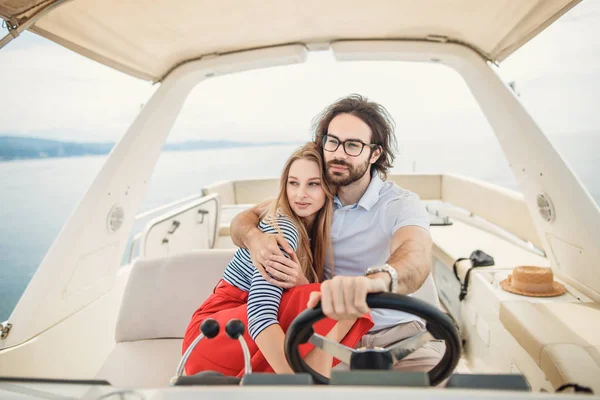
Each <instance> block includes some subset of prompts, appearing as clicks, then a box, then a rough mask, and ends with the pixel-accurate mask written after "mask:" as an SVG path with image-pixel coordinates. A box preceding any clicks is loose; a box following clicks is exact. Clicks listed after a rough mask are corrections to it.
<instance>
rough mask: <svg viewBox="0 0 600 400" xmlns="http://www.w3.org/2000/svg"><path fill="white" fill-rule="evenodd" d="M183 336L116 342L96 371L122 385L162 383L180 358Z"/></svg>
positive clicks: (172, 371)
mask: <svg viewBox="0 0 600 400" xmlns="http://www.w3.org/2000/svg"><path fill="white" fill-rule="evenodd" d="M182 341H183V340H182V339H156V340H140V341H137V342H123V343H117V344H116V345H115V348H114V349H113V351H112V352H111V354H110V355H109V357H108V359H107V360H106V362H105V363H104V365H103V366H102V368H101V369H100V371H99V372H98V374H97V375H96V378H97V379H105V380H107V381H108V382H109V383H110V384H111V385H113V386H117V387H122V388H149V387H165V386H168V385H169V380H170V379H171V378H172V377H173V376H174V375H175V372H176V370H177V365H178V364H179V360H180V359H181V344H182Z"/></svg>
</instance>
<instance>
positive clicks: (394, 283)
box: [365, 264, 398, 293]
mask: <svg viewBox="0 0 600 400" xmlns="http://www.w3.org/2000/svg"><path fill="white" fill-rule="evenodd" d="M379 272H387V273H388V274H389V275H390V278H391V282H390V292H391V293H396V290H398V272H397V271H396V269H395V268H394V267H392V266H391V265H390V264H385V265H382V266H380V267H370V268H367V270H366V271H365V276H369V275H373V274H377V273H379Z"/></svg>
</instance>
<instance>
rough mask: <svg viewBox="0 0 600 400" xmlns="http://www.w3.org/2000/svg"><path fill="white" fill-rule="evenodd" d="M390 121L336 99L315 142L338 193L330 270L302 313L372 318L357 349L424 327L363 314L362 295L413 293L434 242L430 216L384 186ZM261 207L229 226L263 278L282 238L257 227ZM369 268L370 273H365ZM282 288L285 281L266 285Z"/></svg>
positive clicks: (422, 352) (411, 319)
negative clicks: (319, 310)
mask: <svg viewBox="0 0 600 400" xmlns="http://www.w3.org/2000/svg"><path fill="white" fill-rule="evenodd" d="M393 129H394V123H393V120H392V118H391V116H390V115H389V114H388V112H387V111H386V110H385V108H384V107H382V106H381V105H379V104H377V103H373V102H370V101H368V100H367V99H365V98H363V97H361V96H359V95H352V96H349V97H346V98H343V99H341V100H338V101H337V102H335V103H334V104H332V105H331V106H329V107H328V108H326V109H325V110H324V111H323V112H322V113H321V114H320V115H319V116H318V117H317V119H316V122H315V132H314V140H315V142H316V144H317V145H318V146H319V149H320V150H321V152H322V154H323V158H324V161H325V173H326V178H327V179H328V180H329V181H330V182H331V183H332V184H333V185H334V186H335V187H336V197H335V202H334V209H335V211H334V217H333V225H332V229H331V231H332V234H331V235H332V237H331V239H332V245H333V253H334V262H335V266H330V265H328V266H327V270H326V276H327V278H330V279H328V280H326V281H325V282H323V284H322V285H321V292H318V293H313V295H312V296H311V299H310V301H309V303H308V307H314V306H315V305H316V304H317V303H318V302H319V301H320V302H321V306H322V309H323V312H324V314H325V315H326V316H328V317H330V318H333V319H338V320H339V319H348V318H357V317H359V316H361V315H363V314H364V313H367V312H371V316H372V318H373V320H374V322H375V326H374V327H373V328H372V329H371V331H370V332H369V334H367V335H366V336H364V337H363V339H362V340H361V343H359V347H362V346H381V347H384V346H387V345H389V344H392V343H395V342H398V341H400V340H402V339H405V338H407V337H410V336H413V335H415V334H418V333H419V332H421V331H423V330H424V329H425V328H424V326H423V323H422V321H421V320H420V319H419V318H418V317H416V316H414V315H410V314H407V313H403V312H399V311H395V310H379V309H374V310H369V308H368V307H367V304H366V296H367V294H368V293H378V292H387V291H393V292H396V293H400V294H410V293H413V292H415V291H416V290H417V289H419V287H420V286H421V285H422V284H423V282H424V281H425V279H426V278H427V276H428V274H429V270H430V260H431V247H432V239H431V236H430V234H429V218H428V215H427V212H426V210H425V208H424V206H423V205H422V204H421V202H420V199H419V197H418V196H417V195H416V194H414V193H412V192H409V191H407V190H404V189H401V188H400V187H398V186H397V185H395V184H394V183H391V182H384V180H385V178H386V175H387V172H388V171H389V169H390V168H391V166H392V163H393V160H394V154H393V150H394V148H395V136H394V132H393ZM259 215H260V209H259V207H258V206H257V207H255V208H253V209H251V210H248V211H245V212H243V213H241V214H239V215H238V216H236V218H235V219H234V220H233V221H232V223H231V232H232V234H231V235H232V240H233V242H234V243H235V244H236V245H238V246H240V247H245V248H247V249H248V250H250V253H251V255H252V260H253V262H254V264H255V265H256V267H257V268H258V269H259V270H260V271H261V273H263V275H265V277H267V274H266V273H265V272H264V269H265V267H266V266H267V264H268V263H269V259H270V257H271V256H274V255H280V254H281V251H280V249H279V248H280V246H281V248H283V249H284V250H285V251H286V252H288V253H290V255H291V253H292V251H291V249H290V248H289V246H288V245H287V243H286V242H285V240H283V239H282V238H280V237H277V236H276V235H266V234H264V233H262V232H261V231H259V230H258V229H257V225H258V216H259ZM371 267H373V268H371ZM272 281H273V282H274V284H276V285H280V286H282V287H289V286H286V282H285V281H277V280H272ZM442 346H443V344H441V343H439V342H431V343H428V344H426V345H425V346H423V347H422V348H420V349H419V350H417V351H415V352H414V353H412V354H411V355H410V356H408V357H406V358H405V359H403V360H401V361H400V362H398V363H397V364H396V365H395V366H394V369H400V370H403V371H424V372H426V371H429V370H430V369H431V368H433V366H435V365H436V364H437V363H438V361H439V360H440V359H441V357H442V355H443V347H442Z"/></svg>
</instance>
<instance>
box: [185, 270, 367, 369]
mask: <svg viewBox="0 0 600 400" xmlns="http://www.w3.org/2000/svg"><path fill="white" fill-rule="evenodd" d="M319 288H320V284H319V283H313V284H310V285H303V286H297V287H295V288H292V289H288V290H285V291H284V292H283V296H282V298H281V304H280V306H279V314H278V320H279V325H280V326H281V329H282V330H283V332H286V331H287V329H288V327H289V326H290V324H291V323H292V321H293V320H294V319H295V318H296V317H297V316H298V315H299V314H300V313H301V312H302V311H304V310H305V309H306V304H307V302H308V299H309V297H310V293H311V292H316V291H319ZM247 300H248V293H247V292H245V291H243V290H241V289H239V288H237V287H235V286H232V285H230V284H229V283H227V282H225V281H224V280H222V279H221V280H220V281H219V283H218V284H217V286H216V287H215V289H214V291H213V294H212V295H210V296H209V298H208V299H206V301H205V302H204V303H203V304H202V305H201V306H200V308H198V310H196V312H195V313H194V315H193V316H192V319H191V321H190V323H189V325H188V327H187V329H186V332H185V336H184V339H183V349H182V354H183V353H184V352H185V351H186V349H187V348H188V347H189V346H190V344H192V342H193V341H194V340H195V339H196V338H197V337H198V335H199V334H200V325H201V324H202V322H203V321H204V320H205V319H207V318H213V319H215V320H216V321H217V322H219V325H220V327H221V329H220V330H219V334H218V335H217V336H216V337H215V338H213V339H202V340H201V341H200V343H198V345H196V347H195V348H194V351H193V352H192V354H191V355H190V357H189V358H188V360H187V363H186V366H185V371H186V374H187V375H194V374H197V373H198V372H201V371H216V372H220V373H222V374H224V375H227V376H242V375H243V373H244V356H243V353H242V348H241V346H240V343H239V342H238V341H237V340H233V339H230V338H229V337H228V336H227V334H226V333H225V325H226V324H227V322H228V321H229V320H230V319H232V318H237V319H239V320H240V321H242V322H243V323H244V325H245V326H246V332H245V333H244V339H246V343H247V344H248V348H249V349H250V356H251V357H252V371H253V372H274V371H273V369H272V368H271V366H270V365H269V363H268V362H267V360H266V359H265V357H264V356H263V354H262V352H261V351H260V350H259V349H258V347H257V345H256V343H255V342H254V341H253V340H252V338H251V337H250V335H249V334H248V311H247V308H246V305H247ZM335 323H336V321H335V320H332V319H331V318H324V319H322V320H320V321H319V322H317V323H316V324H315V325H314V331H315V332H316V333H318V334H320V335H326V334H327V333H328V332H329V331H330V330H331V329H332V328H333V327H334V325H335ZM372 327H373V320H372V319H371V317H370V316H368V315H366V316H363V317H361V318H359V319H358V320H357V321H356V322H355V323H354V326H353V327H352V328H351V329H350V331H349V332H348V334H347V335H346V336H345V337H344V339H343V340H342V341H341V343H342V344H344V345H346V346H348V347H350V348H354V346H355V345H356V344H357V343H358V342H359V340H360V339H361V338H362V337H363V336H364V335H365V334H366V333H367V332H368V331H369V330H370V329H371V328H372ZM313 348H314V345H312V344H310V343H305V344H303V345H300V349H299V350H300V355H301V356H302V357H303V358H304V357H306V355H307V354H308V352H310V351H311V350H312V349H313ZM282 351H283V349H282ZM339 363H340V361H339V360H337V359H335V358H334V359H333V366H335V365H337V364H339Z"/></svg>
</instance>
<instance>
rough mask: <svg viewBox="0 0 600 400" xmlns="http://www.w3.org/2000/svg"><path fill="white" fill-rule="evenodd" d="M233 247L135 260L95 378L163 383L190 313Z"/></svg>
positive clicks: (126, 382) (141, 384) (176, 360)
mask: <svg viewBox="0 0 600 400" xmlns="http://www.w3.org/2000/svg"><path fill="white" fill-rule="evenodd" d="M234 252H235V250H234V249H228V250H196V251H192V252H189V253H183V254H179V255H176V256H171V257H164V258H155V259H138V260H137V261H136V262H135V263H134V264H133V266H132V267H131V272H130V276H129V280H128V282H127V285H126V287H125V292H124V294H123V300H122V302H121V308H120V310H119V316H118V319H117V326H116V332H115V340H116V342H117V343H116V345H115V348H114V349H113V351H112V352H111V354H110V355H109V356H108V358H107V360H106V361H105V363H104V365H103V366H102V368H101V369H100V371H99V372H98V374H97V376H96V377H97V378H98V379H106V380H108V381H109V382H110V383H111V384H113V385H115V386H120V387H160V386H166V385H168V382H169V379H170V378H171V377H172V376H173V375H174V373H175V369H176V367H177V364H178V363H179V360H180V359H181V343H182V338H183V335H184V333H185V329H186V327H187V325H188V323H189V321H190V318H191V316H192V314H193V313H194V311H195V310H196V309H197V308H198V307H199V306H200V304H202V302H203V301H204V300H205V299H206V298H207V297H208V296H209V295H210V294H211V293H212V291H213V288H214V286H215V285H216V284H217V282H218V280H219V279H220V278H221V277H222V276H223V271H224V270H225V268H226V267H227V264H228V263H229V261H230V260H231V258H232V257H233V253H234Z"/></svg>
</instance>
